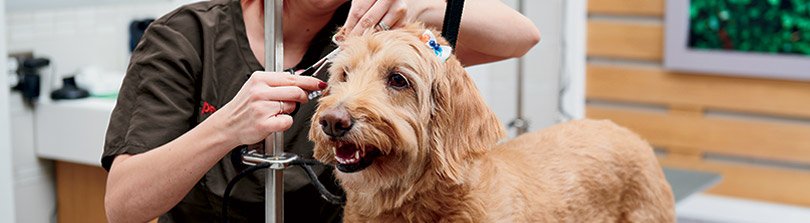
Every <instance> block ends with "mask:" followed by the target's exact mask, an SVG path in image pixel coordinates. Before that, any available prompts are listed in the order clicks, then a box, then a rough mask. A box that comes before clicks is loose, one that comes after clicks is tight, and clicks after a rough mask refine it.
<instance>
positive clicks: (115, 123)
mask: <svg viewBox="0 0 810 223" xmlns="http://www.w3.org/2000/svg"><path fill="white" fill-rule="evenodd" d="M201 68H202V63H201V59H200V57H199V53H198V52H197V51H196V50H195V48H194V46H193V45H192V44H191V42H190V41H189V40H188V38H187V37H186V36H185V35H182V34H181V33H179V32H177V31H176V30H175V29H172V28H171V27H169V26H167V25H165V24H160V23H153V24H152V25H150V26H149V28H148V29H147V30H146V32H145V33H144V35H143V37H142V40H141V42H140V43H139V44H138V46H137V47H136V49H135V51H134V52H133V53H132V58H131V60H130V64H129V67H128V68H127V73H126V76H125V77H124V82H123V84H122V86H121V90H120V91H119V94H118V101H117V103H116V105H115V109H113V112H112V116H111V117H110V123H109V126H108V127H107V134H106V137H105V139H104V152H103V154H102V158H101V165H102V167H104V169H106V170H107V171H109V170H110V168H111V166H112V161H113V160H114V159H115V157H116V156H117V155H119V154H138V153H144V152H146V151H149V150H151V149H154V148H157V147H159V146H161V145H163V144H166V143H168V142H169V141H171V140H174V139H175V138H177V137H179V136H180V135H182V134H184V133H185V132H187V131H188V130H190V129H191V128H192V127H193V126H194V123H196V120H194V119H195V117H196V116H195V115H194V114H195V110H196V106H197V105H196V101H197V100H196V95H198V93H197V91H199V90H198V89H197V88H196V87H195V86H197V84H195V83H196V81H197V80H198V79H199V78H198V76H199V75H198V73H199V72H201Z"/></svg>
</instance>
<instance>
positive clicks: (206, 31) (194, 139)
mask: <svg viewBox="0 0 810 223" xmlns="http://www.w3.org/2000/svg"><path fill="white" fill-rule="evenodd" d="M263 4H264V3H263V1H261V0H242V1H238V0H213V1H206V2H199V3H195V4H191V5H186V6H182V7H180V8H179V9H177V10H175V11H173V12H171V13H169V14H167V15H165V16H163V17H162V18H160V19H158V20H157V21H155V22H154V23H152V25H151V26H150V27H149V28H148V29H147V31H146V33H145V34H144V36H143V38H142V39H141V41H140V43H139V44H138V47H137V48H136V49H135V51H134V53H133V54H132V59H131V61H130V65H129V68H128V70H127V74H126V78H125V79H124V84H123V86H122V87H121V90H120V93H119V96H118V103H117V105H116V107H115V110H114V111H113V114H112V118H111V120H110V125H109V128H108V129H107V137H106V140H105V145H104V153H103V157H102V160H101V163H102V166H103V167H104V168H105V169H107V170H108V171H109V176H108V179H107V191H106V193H107V194H106V196H105V208H106V212H107V217H108V219H109V221H111V222H145V221H149V220H151V219H154V218H157V217H158V216H159V217H160V219H159V221H160V222H214V221H218V220H219V217H220V213H219V212H220V211H219V210H220V207H221V206H220V205H221V200H222V195H223V192H224V190H225V186H226V185H227V183H228V181H229V180H230V179H232V178H233V177H234V176H235V175H236V174H237V173H239V171H241V170H242V169H244V168H245V166H244V165H243V164H241V163H240V162H239V157H240V156H239V152H238V151H240V148H243V145H248V146H259V145H260V142H261V141H262V140H263V139H264V138H266V137H267V136H268V135H269V134H270V133H272V132H279V131H286V132H285V140H284V141H285V145H286V148H285V149H286V151H287V152H292V153H296V154H299V155H301V156H304V157H311V156H312V143H311V142H309V141H308V139H307V132H308V127H309V120H310V118H311V116H312V114H313V111H314V109H315V106H316V103H315V102H314V101H313V102H308V101H307V97H306V93H307V92H309V91H315V90H320V89H324V88H326V87H327V84H326V83H325V82H323V81H322V80H319V79H316V78H312V77H304V76H292V75H290V74H289V73H286V72H284V73H274V72H262V70H264V69H263V66H264V65H265V64H263V61H264V60H263V58H264V44H265V43H264V42H263V41H264V30H263V21H264V15H263V7H264V5H263ZM444 8H445V2H444V1H442V0H379V1H373V0H356V1H351V2H347V1H345V0H290V1H285V2H284V15H283V16H284V19H283V22H284V25H283V27H284V31H283V34H284V66H285V67H286V68H289V70H292V71H295V70H298V69H301V68H304V67H307V66H309V65H311V64H313V63H314V62H315V61H316V60H318V59H320V58H321V57H323V56H324V55H325V54H326V53H328V52H330V51H331V50H332V49H334V48H335V46H334V45H332V43H331V35H332V34H333V33H334V31H336V30H337V28H338V27H340V26H345V27H347V28H348V30H350V33H351V34H352V35H357V34H360V33H362V32H363V31H364V30H366V29H370V28H376V29H389V28H391V29H395V28H397V27H400V26H402V25H403V24H404V23H406V22H407V21H421V22H423V23H425V24H427V25H429V26H431V27H434V28H436V29H439V28H441V23H442V19H443V16H444ZM464 13H465V14H464V17H463V18H464V19H463V22H462V25H461V30H460V34H459V37H460V39H459V41H458V47H457V50H456V52H457V56H458V58H459V60H461V62H462V63H463V64H465V65H468V66H469V65H475V64H481V63H487V62H492V61H498V60H503V59H507V58H511V57H518V56H521V55H523V54H525V53H526V51H528V50H529V49H530V48H531V47H532V46H534V45H535V44H536V43H537V42H538V41H539V38H540V37H539V32H538V30H537V29H536V28H535V27H534V25H533V24H532V22H531V21H529V20H528V19H527V18H525V17H524V16H522V15H520V14H519V13H518V12H516V11H514V10H512V9H511V8H509V7H508V6H506V5H504V4H503V3H501V2H499V1H497V0H468V1H467V3H466V6H465V9H464ZM327 76H328V75H326V74H324V75H321V76H320V77H321V78H324V79H325V78H327ZM296 102H299V103H301V106H300V108H298V109H297V111H296V112H293V111H294V110H295V106H296ZM318 172H320V173H321V177H320V178H321V180H322V181H323V182H325V183H327V184H330V185H331V187H332V188H330V189H332V191H335V190H337V186H336V185H334V179H333V178H332V176H331V172H332V170H331V169H324V168H323V167H322V168H319V169H318ZM265 175H266V174H265V173H264V172H263V171H259V172H257V173H255V174H254V175H253V176H250V177H248V178H246V179H245V180H242V181H241V182H240V183H239V184H237V186H236V188H235V190H234V192H233V194H232V198H233V200H232V204H233V205H231V206H230V207H232V208H231V209H230V211H229V213H230V216H231V217H232V222H262V221H264V202H263V201H264V176H265ZM284 176H285V179H284V183H285V185H284V187H285V189H286V190H287V191H286V193H285V197H284V198H285V218H286V220H287V222H335V221H339V219H340V213H341V209H340V207H338V206H334V205H330V204H328V203H326V202H325V201H324V200H323V199H322V198H320V195H319V194H318V192H317V191H316V190H315V189H314V188H313V187H312V186H310V185H309V182H308V180H307V179H306V176H305V175H304V174H303V172H302V171H301V170H300V169H299V168H297V167H293V168H290V169H288V170H286V171H285V175H284Z"/></svg>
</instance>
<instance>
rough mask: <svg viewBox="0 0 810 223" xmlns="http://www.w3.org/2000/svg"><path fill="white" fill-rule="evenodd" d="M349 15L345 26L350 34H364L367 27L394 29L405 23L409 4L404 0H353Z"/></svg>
mask: <svg viewBox="0 0 810 223" xmlns="http://www.w3.org/2000/svg"><path fill="white" fill-rule="evenodd" d="M351 4H352V6H351V9H349V17H348V18H346V23H344V24H343V28H344V29H345V30H347V31H349V35H359V34H362V33H363V32H364V31H365V30H366V29H368V28H371V27H373V26H377V27H376V28H377V29H384V30H387V29H392V28H398V27H401V26H403V25H405V23H406V21H407V20H408V13H409V10H408V5H407V4H406V2H405V1H404V0H353V1H352V2H351Z"/></svg>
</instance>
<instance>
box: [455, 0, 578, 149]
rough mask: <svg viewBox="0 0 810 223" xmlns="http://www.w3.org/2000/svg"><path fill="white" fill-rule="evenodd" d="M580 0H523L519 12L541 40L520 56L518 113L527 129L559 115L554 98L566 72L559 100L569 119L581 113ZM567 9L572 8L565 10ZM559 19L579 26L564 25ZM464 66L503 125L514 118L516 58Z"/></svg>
mask: <svg viewBox="0 0 810 223" xmlns="http://www.w3.org/2000/svg"><path fill="white" fill-rule="evenodd" d="M566 1H567V2H566ZM505 2H506V3H507V4H509V5H511V6H512V7H515V6H516V5H517V0H507V1H505ZM584 2H585V0H544V1H532V0H523V7H524V14H525V15H526V16H527V17H529V19H531V20H532V21H533V22H534V23H535V25H536V26H537V27H538V28H539V29H540V32H541V34H542V40H541V42H540V43H539V44H538V45H537V46H535V47H534V48H533V49H532V50H531V51H529V53H527V54H526V55H525V56H524V57H523V60H524V62H523V69H524V73H523V75H524V78H523V83H522V84H523V114H524V117H525V118H526V119H528V121H529V122H530V130H537V129H541V128H544V127H547V126H549V125H552V124H555V123H557V122H559V121H560V120H561V116H560V112H559V109H560V107H559V106H558V103H559V101H558V99H559V96H560V94H559V91H560V79H561V78H560V77H561V75H563V74H565V75H567V76H568V80H569V81H568V82H567V84H568V86H569V87H568V90H567V93H566V94H565V95H564V97H563V98H564V101H563V102H562V104H564V105H565V106H564V108H565V110H566V111H567V113H568V114H570V115H571V116H573V118H582V117H583V116H584V104H585V98H584V60H585V53H584V42H585V41H584V30H585V27H584V22H583V21H584V20H585V14H584V13H585V8H584V5H585V4H584ZM569 11H572V12H574V13H567V12H569ZM580 11H581V12H580ZM566 16H568V17H566ZM580 17H581V18H580ZM564 23H565V24H573V25H578V26H580V27H579V29H577V28H576V27H574V28H573V29H567V26H566V25H564ZM563 40H565V41H563ZM563 58H565V60H564V59H563ZM467 70H468V71H469V73H470V75H471V76H472V77H473V79H474V80H475V81H476V84H477V85H478V88H479V90H480V91H481V92H482V94H483V95H484V97H485V99H486V101H487V103H488V104H489V106H490V107H491V108H492V109H493V111H495V113H496V114H497V115H498V118H500V119H501V121H502V122H503V123H504V124H505V125H506V124H508V123H509V122H511V121H512V120H514V119H515V117H516V114H517V101H516V99H515V98H516V97H517V91H516V88H517V62H516V60H506V61H502V62H498V63H492V64H487V65H481V66H474V67H470V68H468V69H467ZM509 132H510V135H512V136H514V135H515V132H516V131H515V130H514V129H509Z"/></svg>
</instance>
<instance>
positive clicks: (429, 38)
mask: <svg viewBox="0 0 810 223" xmlns="http://www.w3.org/2000/svg"><path fill="white" fill-rule="evenodd" d="M419 40H421V41H422V42H424V43H425V45H427V46H428V47H430V49H432V50H433V53H434V54H436V56H437V57H439V59H441V60H442V62H444V61H447V58H450V55H451V54H453V48H452V47H450V46H442V45H440V44H439V42H438V41H436V36H435V35H433V32H431V31H430V30H425V32H424V33H422V35H421V36H419Z"/></svg>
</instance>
